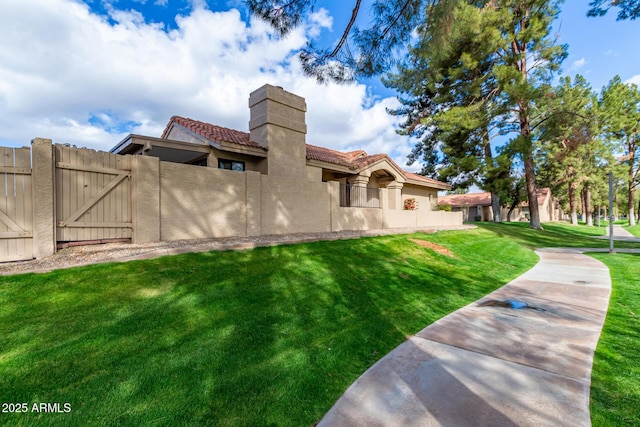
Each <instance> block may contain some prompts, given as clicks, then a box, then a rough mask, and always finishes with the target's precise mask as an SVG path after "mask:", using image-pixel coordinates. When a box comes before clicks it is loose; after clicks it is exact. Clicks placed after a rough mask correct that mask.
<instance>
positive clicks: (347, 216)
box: [331, 207, 383, 231]
mask: <svg viewBox="0 0 640 427" xmlns="http://www.w3.org/2000/svg"><path fill="white" fill-rule="evenodd" d="M382 215H383V211H382V209H373V208H341V207H336V208H335V209H333V212H332V216H331V228H332V231H343V230H372V229H379V228H383V218H382Z"/></svg>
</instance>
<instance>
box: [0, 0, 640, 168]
mask: <svg viewBox="0 0 640 427" xmlns="http://www.w3.org/2000/svg"><path fill="white" fill-rule="evenodd" d="M363 3H366V2H363ZM587 4H588V2H587V1H586V0H583V1H578V0H569V1H567V2H566V3H565V4H564V6H563V11H562V14H561V17H560V20H558V22H557V24H556V29H557V32H558V41H559V42H560V43H567V44H569V57H568V58H567V60H566V61H565V63H564V65H563V74H564V75H572V76H573V75H575V74H576V73H581V74H583V75H584V76H585V77H586V78H587V79H588V80H589V81H590V82H591V84H592V87H593V88H594V89H596V90H600V88H601V87H602V86H603V85H605V84H607V82H608V81H609V80H610V79H611V78H612V77H613V76H614V75H616V74H619V75H620V76H621V78H622V79H623V81H628V82H635V83H637V84H639V85H640V43H638V41H639V40H640V21H621V22H616V21H615V16H614V14H611V15H610V16H606V17H604V18H587V17H586V11H587V8H588V6H587ZM316 6H317V7H316V11H315V13H314V14H313V15H312V16H310V17H309V19H308V20H307V21H306V22H305V23H304V25H303V26H302V27H301V28H299V29H298V30H296V31H294V32H293V33H292V34H291V35H290V36H289V37H287V38H286V39H284V40H280V39H277V38H276V37H274V36H273V34H272V32H271V31H270V29H269V28H268V26H267V25H266V24H264V23H262V22H259V21H257V20H251V19H250V17H249V16H248V15H247V11H246V10H245V8H244V6H243V3H242V1H239V0H229V1H224V0H222V1H208V2H206V1H205V0H86V1H81V0H29V1H28V2H27V1H24V0H3V1H2V2H1V3H0V39H2V40H3V43H2V44H0V144H2V145H10V146H23V145H28V144H29V142H30V141H31V139H32V138H34V137H44V138H51V139H53V140H54V142H59V143H71V144H74V145H77V146H85V147H90V148H96V149H103V150H108V149H110V148H111V147H112V146H114V145H115V144H116V143H117V142H119V141H120V140H121V139H122V138H124V137H125V136H126V135H127V134H129V133H137V134H145V135H152V136H159V135H160V133H161V132H162V129H163V128H164V126H165V125H166V123H167V121H168V120H169V118H170V117H171V116H172V115H182V116H187V117H192V118H195V119H199V120H204V121H209V122H211V123H215V124H219V125H222V126H227V127H231V128H235V129H239V130H245V131H246V130H247V122H248V119H249V117H248V114H249V112H248V108H247V99H248V96H249V93H250V92H251V91H252V90H254V89H257V88H258V87H260V86H262V85H263V84H264V83H271V84H276V85H280V86H283V87H284V88H285V89H286V90H288V91H290V92H293V93H297V94H299V95H301V96H304V97H305V98H306V100H307V106H308V113H307V124H308V132H309V133H308V135H307V142H309V143H311V144H315V145H321V146H325V147H330V148H334V149H340V150H352V149H360V148H362V149H365V150H366V151H368V152H369V153H378V152H385V153H389V154H390V155H391V156H392V157H393V158H394V160H396V161H397V162H398V163H399V164H402V165H404V164H405V163H406V156H407V154H408V153H409V152H410V151H411V148H412V147H413V145H414V143H415V142H414V141H409V140H407V139H406V138H404V137H400V136H398V135H396V134H395V128H396V127H397V119H396V118H393V117H390V116H389V115H387V114H386V112H385V108H389V107H394V106H395V105H397V104H396V102H397V101H396V100H395V96H394V93H393V92H392V91H390V90H388V89H385V88H384V87H382V85H381V84H380V83H379V80H377V79H371V80H367V81H362V82H360V83H359V84H355V85H350V86H339V85H331V84H330V85H326V86H319V85H317V84H316V83H315V82H314V81H313V80H312V79H309V78H306V77H305V76H304V75H303V73H302V72H301V70H300V67H299V64H298V62H297V59H296V57H295V52H296V51H297V50H298V49H300V48H301V47H302V46H304V45H305V43H306V42H307V41H308V40H310V39H316V40H320V41H323V42H326V43H329V44H330V43H331V42H332V41H334V40H335V39H336V38H337V37H339V36H340V34H341V33H340V31H341V29H342V28H343V26H344V24H345V22H346V21H347V20H348V18H349V16H350V13H351V8H352V2H347V1H338V0H333V1H321V0H318V1H317V3H316ZM410 169H411V170H417V169H419V167H418V166H417V165H415V166H414V167H412V168H410Z"/></svg>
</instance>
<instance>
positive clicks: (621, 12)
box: [587, 0, 640, 21]
mask: <svg viewBox="0 0 640 427" xmlns="http://www.w3.org/2000/svg"><path fill="white" fill-rule="evenodd" d="M589 6H591V9H589V12H587V15H588V16H604V15H606V14H607V12H608V11H609V9H611V8H613V7H615V8H617V9H618V17H617V20H618V21H620V20H624V19H636V18H638V17H640V0H593V1H592V2H591V3H589Z"/></svg>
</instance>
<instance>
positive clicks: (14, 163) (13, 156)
mask: <svg viewBox="0 0 640 427" xmlns="http://www.w3.org/2000/svg"><path fill="white" fill-rule="evenodd" d="M0 155H2V158H1V159H0V175H2V179H1V180H2V188H1V189H0V262H6V261H21V260H26V259H31V258H33V204H32V203H33V196H32V187H31V150H30V149H29V148H28V147H26V148H9V147H0Z"/></svg>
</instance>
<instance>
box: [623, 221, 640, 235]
mask: <svg viewBox="0 0 640 427" xmlns="http://www.w3.org/2000/svg"><path fill="white" fill-rule="evenodd" d="M626 229H627V231H628V232H629V233H631V234H633V235H634V236H638V237H640V224H636V225H634V226H632V227H626Z"/></svg>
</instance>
